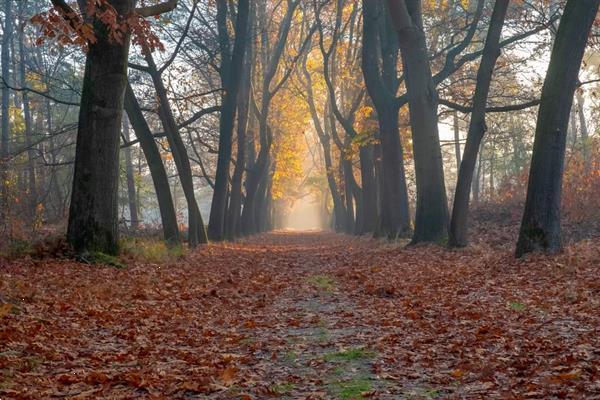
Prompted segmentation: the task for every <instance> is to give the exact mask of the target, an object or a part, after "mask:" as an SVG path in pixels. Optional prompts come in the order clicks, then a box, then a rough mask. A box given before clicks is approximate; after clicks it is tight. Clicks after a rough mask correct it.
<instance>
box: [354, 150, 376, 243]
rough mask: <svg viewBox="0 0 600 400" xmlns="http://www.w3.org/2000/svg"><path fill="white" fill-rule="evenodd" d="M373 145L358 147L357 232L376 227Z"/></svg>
mask: <svg viewBox="0 0 600 400" xmlns="http://www.w3.org/2000/svg"><path fill="white" fill-rule="evenodd" d="M373 147H374V146H373V145H372V144H367V145H364V146H361V147H360V154H359V158H360V176H361V182H362V208H361V209H362V210H363V211H362V213H363V215H362V224H361V226H360V230H358V231H357V234H359V235H363V234H365V233H372V232H375V229H376V228H377V183H376V180H375V161H374V156H373V152H374V148H373Z"/></svg>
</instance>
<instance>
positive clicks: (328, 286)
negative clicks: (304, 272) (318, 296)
mask: <svg viewBox="0 0 600 400" xmlns="http://www.w3.org/2000/svg"><path fill="white" fill-rule="evenodd" d="M308 282H309V283H311V284H312V285H314V286H316V287H317V288H319V289H322V290H325V291H327V292H331V291H333V289H335V281H334V280H333V279H332V278H331V277H330V276H327V275H314V276H311V277H310V278H309V279H308Z"/></svg>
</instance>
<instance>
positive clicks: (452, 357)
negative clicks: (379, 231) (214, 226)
mask: <svg viewBox="0 0 600 400" xmlns="http://www.w3.org/2000/svg"><path fill="white" fill-rule="evenodd" d="M599 248H600V243H598V242H597V241H588V242H581V243H579V244H577V245H574V246H572V247H570V248H569V249H567V251H566V253H565V254H564V255H561V256H559V257H542V256H537V257H533V258H530V259H527V260H514V258H513V257H512V254H511V250H512V249H502V248H490V247H485V246H482V245H474V246H472V247H470V248H468V249H465V250H461V251H449V250H447V249H444V248H442V247H439V246H435V245H431V246H422V247H416V248H405V247H403V246H402V245H401V244H400V243H397V242H385V241H379V240H375V239H370V238H356V237H351V236H346V235H337V234H333V233H323V232H304V233H300V232H275V233H269V234H263V235H258V236H255V237H252V238H249V239H245V240H241V241H239V242H236V243H218V244H211V245H209V246H204V247H201V248H199V249H197V250H195V251H190V252H189V253H188V254H187V255H186V256H185V257H184V258H182V259H180V260H177V261H175V262H173V263H172V264H170V265H169V264H148V263H139V262H135V261H132V260H130V261H129V263H128V266H127V268H124V269H115V268H111V267H103V266H89V265H84V264H79V263H76V262H73V261H70V260H56V259H49V260H21V261H15V262H12V263H8V264H6V263H5V264H0V294H1V296H0V299H1V301H2V302H3V303H4V304H0V399H5V398H8V399H13V398H15V399H38V398H54V397H61V398H73V399H75V398H79V399H83V398H89V399H97V398H100V399H102V398H110V399H125V398H126V399H131V398H143V399H146V398H153V399H219V400H220V399H240V400H249V399H267V398H287V399H361V398H365V397H367V398H376V399H384V400H387V399H436V398H444V399H445V398H515V397H533V398H555V397H562V398H564V397H566V398H597V397H598V395H600V380H599V376H600V375H599V374H600V371H599V370H598V360H599V359H600V353H598V349H599V348H600V335H598V332H600V302H599V300H598V298H599V297H598V295H599V293H600V291H599V290H600V288H599V287H598V282H597V277H598V265H599V264H598V260H600V254H599V253H598V249H599ZM125 261H127V260H125Z"/></svg>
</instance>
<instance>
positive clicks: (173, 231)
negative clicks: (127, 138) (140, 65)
mask: <svg viewBox="0 0 600 400" xmlns="http://www.w3.org/2000/svg"><path fill="white" fill-rule="evenodd" d="M125 110H126V111H127V115H128V116H129V121H130V122H131V125H132V127H133V132H134V133H135V136H136V137H137V138H138V140H139V141H140V147H141V148H142V151H143V152H144V156H145V157H146V162H147V163H148V168H149V169H150V176H151V177H152V182H153V183H154V191H155V193H156V198H157V200H158V208H159V210H160V218H161V221H162V228H163V235H164V238H165V241H166V242H167V243H169V244H172V245H176V244H179V243H180V240H181V238H180V234H179V227H178V226H177V212H176V211H175V204H174V202H173V197H172V196H171V187H170V185H169V178H168V176H167V171H166V170H165V166H164V165H163V162H162V158H161V156H160V152H159V151H158V147H157V146H156V143H155V142H154V136H152V132H151V131H150V128H149V127H148V124H147V122H146V119H145V118H144V114H143V113H142V110H141V108H140V105H139V103H138V101H137V99H136V98H135V94H134V93H133V90H132V89H131V86H130V85H129V83H128V84H127V88H126V91H125Z"/></svg>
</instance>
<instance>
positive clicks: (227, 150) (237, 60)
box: [208, 0, 249, 240]
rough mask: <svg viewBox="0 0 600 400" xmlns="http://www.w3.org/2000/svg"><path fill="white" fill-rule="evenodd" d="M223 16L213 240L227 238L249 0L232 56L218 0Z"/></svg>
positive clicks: (242, 4) (241, 6)
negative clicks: (227, 220) (227, 219)
mask: <svg viewBox="0 0 600 400" xmlns="http://www.w3.org/2000/svg"><path fill="white" fill-rule="evenodd" d="M217 7H218V10H219V12H218V15H217V18H218V19H219V23H218V25H219V41H220V42H221V49H222V51H221V53H222V54H221V57H222V60H221V82H222V85H223V88H224V95H223V102H222V105H221V116H220V123H219V154H218V157H217V172H216V176H215V188H214V192H213V199H212V204H211V209H210V221H209V225H208V236H209V238H210V239H212V240H223V239H225V215H226V211H227V203H228V202H227V191H228V181H229V165H230V163H231V148H232V139H233V124H234V120H235V116H236V111H237V101H238V90H239V86H240V81H241V79H240V76H241V74H242V67H243V61H244V53H245V52H246V43H245V42H246V36H247V25H248V15H249V1H248V0H240V1H238V10H237V18H236V24H235V31H236V32H235V41H234V46H233V52H232V54H231V57H229V54H228V53H229V51H226V52H225V51H223V50H224V49H225V48H226V49H227V50H228V49H229V35H228V33H227V5H226V1H225V0H218V1H217Z"/></svg>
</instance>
